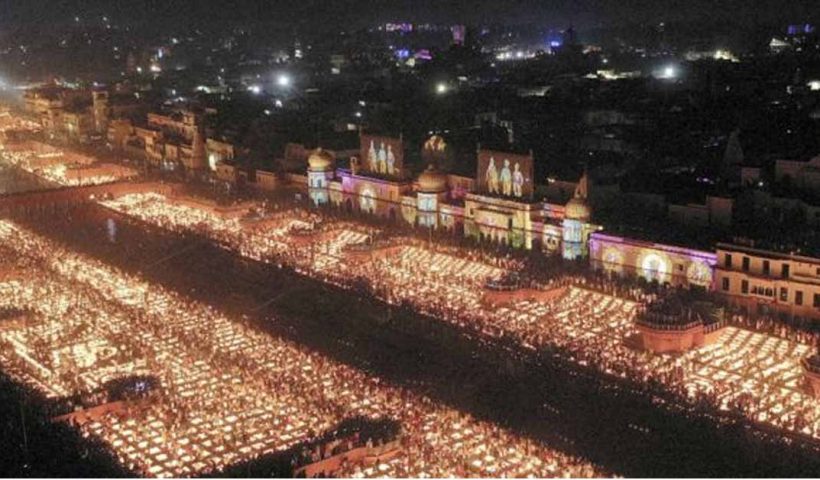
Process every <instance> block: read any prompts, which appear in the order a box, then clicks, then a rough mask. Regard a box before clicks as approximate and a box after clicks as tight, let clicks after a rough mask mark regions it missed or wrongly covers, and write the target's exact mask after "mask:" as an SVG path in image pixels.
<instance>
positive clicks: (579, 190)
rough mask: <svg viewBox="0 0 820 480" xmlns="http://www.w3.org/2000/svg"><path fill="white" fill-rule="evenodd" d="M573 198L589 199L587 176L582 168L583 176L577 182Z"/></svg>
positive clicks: (585, 170)
mask: <svg viewBox="0 0 820 480" xmlns="http://www.w3.org/2000/svg"><path fill="white" fill-rule="evenodd" d="M575 198H582V199H584V200H586V199H587V198H589V174H588V173H587V169H586V168H584V174H583V175H581V179H580V180H578V186H577V187H575Z"/></svg>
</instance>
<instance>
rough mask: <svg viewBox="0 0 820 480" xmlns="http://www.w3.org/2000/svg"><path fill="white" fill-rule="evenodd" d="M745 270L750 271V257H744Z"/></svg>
mask: <svg viewBox="0 0 820 480" xmlns="http://www.w3.org/2000/svg"><path fill="white" fill-rule="evenodd" d="M743 271H744V272H748V271H749V257H743Z"/></svg>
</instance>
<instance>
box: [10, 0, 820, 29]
mask: <svg viewBox="0 0 820 480" xmlns="http://www.w3.org/2000/svg"><path fill="white" fill-rule="evenodd" d="M77 14H80V15H83V14H84V15H85V16H86V17H91V16H92V15H93V16H97V17H99V16H101V15H102V14H107V15H109V16H111V17H112V18H114V19H115V21H123V19H126V18H127V19H130V20H131V22H132V24H136V25H140V24H145V25H152V26H165V25H174V24H178V23H179V22H180V21H182V20H183V19H191V18H193V19H196V22H197V25H198V26H208V25H212V24H214V23H215V22H218V23H222V24H224V23H225V22H232V23H238V24H242V23H244V24H254V23H256V22H258V21H264V22H270V23H272V24H276V23H282V24H292V23H294V22H295V23H299V24H303V23H305V22H313V23H315V24H316V27H317V28H322V27H331V26H332V27H334V28H335V27H338V26H339V25H350V26H351V27H360V26H364V25H367V24H372V23H373V22H383V21H389V20H399V19H402V20H404V19H406V20H410V21H430V22H464V23H487V22H497V21H506V22H509V23H518V22H532V21H535V22H543V23H545V24H547V25H561V24H565V23H569V22H572V23H575V24H576V25H581V26H592V25H595V24H599V23H604V24H622V23H628V22H656V21H667V22H674V21H679V20H697V19H709V20H717V21H721V20H725V21H727V22H734V23H739V24H741V25H743V24H746V25H751V24H757V23H779V22H782V23H785V22H791V23H799V22H804V21H816V20H817V17H818V16H820V8H817V0H506V1H502V0H450V1H442V0H370V1H361V0H235V1H219V2H216V1H208V0H0V24H2V25H4V26H15V25H18V24H20V23H28V24H30V23H36V22H43V23H48V22H55V21H60V20H63V21H67V20H70V19H73V17H74V16H75V15H77Z"/></svg>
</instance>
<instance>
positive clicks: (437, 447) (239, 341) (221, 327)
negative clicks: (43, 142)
mask: <svg viewBox="0 0 820 480" xmlns="http://www.w3.org/2000/svg"><path fill="white" fill-rule="evenodd" d="M0 240H2V242H1V243H2V248H3V249H5V250H6V251H7V252H8V253H10V254H13V255H4V258H13V259H15V261H14V263H15V265H14V267H15V268H14V272H16V273H15V274H13V275H7V276H4V277H2V280H0V308H6V307H8V306H10V305H14V306H16V308H20V309H21V310H22V311H24V312H26V313H25V315H24V318H21V319H19V320H17V321H12V322H3V323H2V324H0V342H2V343H3V347H4V348H3V349H0V366H2V369H3V371H4V372H7V373H8V374H9V375H11V376H12V378H14V379H15V380H17V381H18V382H20V383H21V384H24V385H27V386H28V387H29V388H31V389H33V390H35V391H38V392H40V393H41V394H42V395H43V396H45V397H48V398H52V399H57V400H58V399H61V398H65V397H76V396H78V395H80V394H82V393H84V392H94V391H99V390H100V388H101V387H104V386H105V385H110V384H111V381H112V380H115V379H117V378H121V377H134V376H141V377H144V378H156V379H158V383H159V385H160V387H158V388H156V390H157V391H156V393H155V395H153V396H152V398H153V400H152V401H150V402H140V403H139V404H137V405H135V406H132V407H129V409H128V411H127V412H126V413H124V414H123V412H109V413H103V414H101V415H98V416H94V417H91V418H89V419H87V420H86V421H85V422H83V423H81V425H80V428H81V429H82V432H83V433H84V435H86V436H89V437H94V438H98V439H102V440H103V441H104V442H105V444H106V445H108V447H109V448H111V449H112V451H113V452H114V454H115V455H116V457H117V458H118V459H119V461H120V462H121V463H122V464H123V465H124V466H126V467H127V468H129V469H131V470H132V471H134V472H136V473H140V474H145V475H151V476H187V475H195V474H207V473H214V472H219V471H221V470H223V469H225V468H227V467H229V466H231V465H234V464H236V463H238V462H243V461H248V460H252V459H254V458H258V457H259V456H262V455H265V454H269V453H270V452H277V451H283V450H287V449H289V448H291V447H293V446H298V445H300V444H302V443H310V442H311V441H312V440H315V439H317V438H322V437H323V435H324V434H325V433H326V432H328V431H331V430H332V429H334V428H335V427H336V426H337V425H338V424H340V423H341V422H343V421H344V420H345V419H349V418H362V417H363V418H372V419H390V420H393V421H395V422H397V423H398V424H399V425H400V427H401V432H402V433H401V436H400V442H401V453H400V454H399V455H398V456H396V457H394V458H392V459H391V460H390V461H389V462H385V463H381V464H375V465H361V464H355V465H354V464H350V465H345V467H344V468H345V469H347V470H344V471H341V472H339V474H340V475H356V476H366V477H369V476H383V475H391V476H410V477H420V476H421V477H423V476H433V477H443V476H451V475H455V476H484V477H487V476H499V475H507V476H537V477H554V476H573V477H587V476H600V475H603V474H604V473H605V472H603V471H602V470H600V469H599V468H596V467H594V466H593V465H591V464H589V463H588V462H585V461H583V460H580V459H577V458H574V457H571V456H568V455H566V454H562V453H560V452H558V451H556V450H553V449H550V448H548V447H547V446H545V445H543V444H541V443H540V442H537V441H533V440H529V439H526V438H523V437H520V436H518V435H517V434H514V433H511V432H509V431H506V430H504V429H503V428H501V427H499V426H497V425H495V424H491V423H487V422H484V421H480V420H477V419H475V418H473V417H471V416H470V415H468V414H464V413H461V412H458V411H456V410H453V409H450V408H447V407H443V406H441V405H438V404H436V403H435V402H434V401H433V400H431V399H430V398H428V397H425V396H420V395H418V394H415V393H413V392H411V391H409V390H407V389H403V388H398V387H395V386H391V385H388V384H386V382H384V381H382V380H380V379H379V378H377V377H373V376H370V375H366V374H364V373H362V372H360V371H358V370H355V369H353V368H351V367H347V366H345V365H342V364H340V363H338V362H335V361H333V360H330V359H328V358H326V357H324V356H322V355H319V354H317V353H314V352H312V351H309V350H307V349H305V348H302V347H299V346H297V345H295V344H293V343H290V342H287V341H285V340H282V339H278V338H275V337H271V336H270V335H267V334H263V333H261V332H259V331H257V330H255V329H254V328H252V327H251V326H250V325H249V323H248V322H246V321H243V320H242V319H232V318H229V317H227V316H225V315H224V314H221V313H220V312H218V311H216V310H215V309H213V308H212V307H209V306H206V305H203V304H200V303H197V302H195V301H193V300H190V299H187V298H185V297H183V296H181V295H179V294H176V293H172V292H170V291H168V290H165V289H164V288H162V287H159V286H157V285H155V284H151V283H148V282H146V281H144V280H141V279H140V278H137V277H134V276H130V275H127V274H125V273H123V272H121V271H118V270H116V269H114V268H112V267H109V266H107V265H105V264H103V263H101V262H99V261H97V260H92V259H90V258H87V257H84V256H81V255H79V254H76V253H73V252H71V251H69V250H67V249H65V248H63V247H61V246H59V245H58V244H56V243H54V242H52V241H50V240H47V239H45V238H43V237H40V236H38V235H36V234H33V233H32V232H30V231H28V230H27V229H25V228H23V227H20V226H18V225H16V224H13V223H11V222H6V221H2V222H0ZM9 270H11V269H9ZM85 407H87V405H75V406H74V408H75V409H78V408H85ZM365 441H366V440H365Z"/></svg>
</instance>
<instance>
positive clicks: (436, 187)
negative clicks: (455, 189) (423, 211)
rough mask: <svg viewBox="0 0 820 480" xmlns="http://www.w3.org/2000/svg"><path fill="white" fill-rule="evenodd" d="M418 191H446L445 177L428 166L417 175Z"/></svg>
mask: <svg viewBox="0 0 820 480" xmlns="http://www.w3.org/2000/svg"><path fill="white" fill-rule="evenodd" d="M419 191H420V192H422V193H443V192H446V191H447V175H445V174H444V173H442V172H440V171H438V170H436V168H435V167H433V166H432V165H430V166H429V167H427V170H425V171H423V172H421V175H419Z"/></svg>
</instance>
